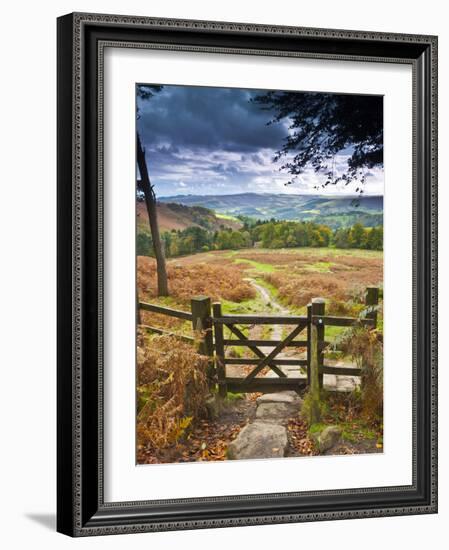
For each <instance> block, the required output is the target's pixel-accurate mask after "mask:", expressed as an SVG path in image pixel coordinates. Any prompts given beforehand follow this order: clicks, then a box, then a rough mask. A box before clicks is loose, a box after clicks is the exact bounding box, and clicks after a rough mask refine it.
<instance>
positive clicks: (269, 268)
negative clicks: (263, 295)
mask: <svg viewBox="0 0 449 550" xmlns="http://www.w3.org/2000/svg"><path fill="white" fill-rule="evenodd" d="M234 262H235V263H236V264H241V263H244V264H248V265H249V266H251V267H252V268H253V269H254V270H255V271H257V272H258V273H274V272H275V271H276V268H275V266H274V265H271V264H264V263H262V262H256V261H254V260H248V259H247V258H238V259H236V260H234Z"/></svg>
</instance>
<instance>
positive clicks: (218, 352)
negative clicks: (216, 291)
mask: <svg viewBox="0 0 449 550" xmlns="http://www.w3.org/2000/svg"><path fill="white" fill-rule="evenodd" d="M212 311H213V314H214V317H221V316H222V315H221V304H220V302H215V303H214V304H213V305H212ZM214 332H215V368H216V372H217V380H218V395H219V396H220V397H226V394H227V388H226V369H225V362H224V359H225V357H224V355H225V351H224V344H223V340H224V337H223V325H222V324H221V323H214Z"/></svg>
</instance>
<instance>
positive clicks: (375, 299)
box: [365, 286, 379, 328]
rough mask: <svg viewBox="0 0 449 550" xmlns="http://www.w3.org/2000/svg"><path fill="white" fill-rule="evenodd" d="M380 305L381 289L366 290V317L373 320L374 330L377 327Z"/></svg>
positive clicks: (372, 287) (370, 288) (369, 288)
mask: <svg viewBox="0 0 449 550" xmlns="http://www.w3.org/2000/svg"><path fill="white" fill-rule="evenodd" d="M378 303H379V289H378V288H377V287H376V286H369V287H368V288H367V289H366V294H365V305H366V306H367V308H368V313H367V314H366V317H367V318H368V319H373V321H374V328H376V327H377V305H378Z"/></svg>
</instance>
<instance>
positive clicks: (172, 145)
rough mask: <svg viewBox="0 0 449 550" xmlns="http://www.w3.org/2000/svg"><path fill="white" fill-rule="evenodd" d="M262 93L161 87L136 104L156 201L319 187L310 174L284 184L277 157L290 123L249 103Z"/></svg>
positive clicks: (307, 190) (285, 177)
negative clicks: (278, 120) (293, 183)
mask: <svg viewBox="0 0 449 550" xmlns="http://www.w3.org/2000/svg"><path fill="white" fill-rule="evenodd" d="M259 93H263V92H260V91H257V90H241V89H235V88H208V87H199V86H163V88H162V90H161V91H160V92H159V93H155V94H154V95H153V96H152V97H151V98H150V99H148V100H141V99H138V100H137V101H138V114H139V116H138V131H139V133H140V136H141V140H142V143H143V145H144V147H145V149H146V157H147V163H148V168H149V171H150V174H151V178H152V181H153V183H154V184H155V185H156V189H157V193H158V195H159V196H167V195H175V194H186V193H194V194H196V193H198V194H216V193H240V192H244V191H254V192H277V193H279V192H280V193H284V192H296V193H298V192H311V191H314V190H315V189H314V186H315V185H316V184H317V177H318V176H317V175H316V174H314V172H313V170H310V171H306V172H305V174H304V176H303V178H302V180H301V182H300V184H299V185H298V186H296V187H295V188H293V186H289V187H286V186H285V184H286V183H287V182H288V181H289V179H290V176H289V174H288V173H286V172H285V171H279V165H277V164H276V163H274V162H273V157H274V155H275V152H276V151H277V150H279V149H280V147H281V146H282V143H283V140H284V138H285V137H286V136H287V135H288V128H287V124H288V121H283V122H282V123H276V124H271V125H267V122H268V121H269V120H270V119H271V117H272V113H271V112H270V111H266V110H263V109H261V107H260V106H259V105H258V104H255V103H252V102H251V98H252V97H254V96H255V95H257V94H259ZM346 158H347V157H346ZM343 160H344V158H343V157H342V159H341V161H343ZM345 162H346V160H345Z"/></svg>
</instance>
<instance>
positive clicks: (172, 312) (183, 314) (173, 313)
mask: <svg viewBox="0 0 449 550" xmlns="http://www.w3.org/2000/svg"><path fill="white" fill-rule="evenodd" d="M139 307H140V309H143V310H144V311H152V312H153V313H160V314H161V315H168V316H169V317H177V318H178V319H184V321H191V320H192V314H191V313H188V312H187V311H181V310H180V309H172V308H170V307H164V306H157V305H155V304H147V303H146V302H139Z"/></svg>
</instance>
